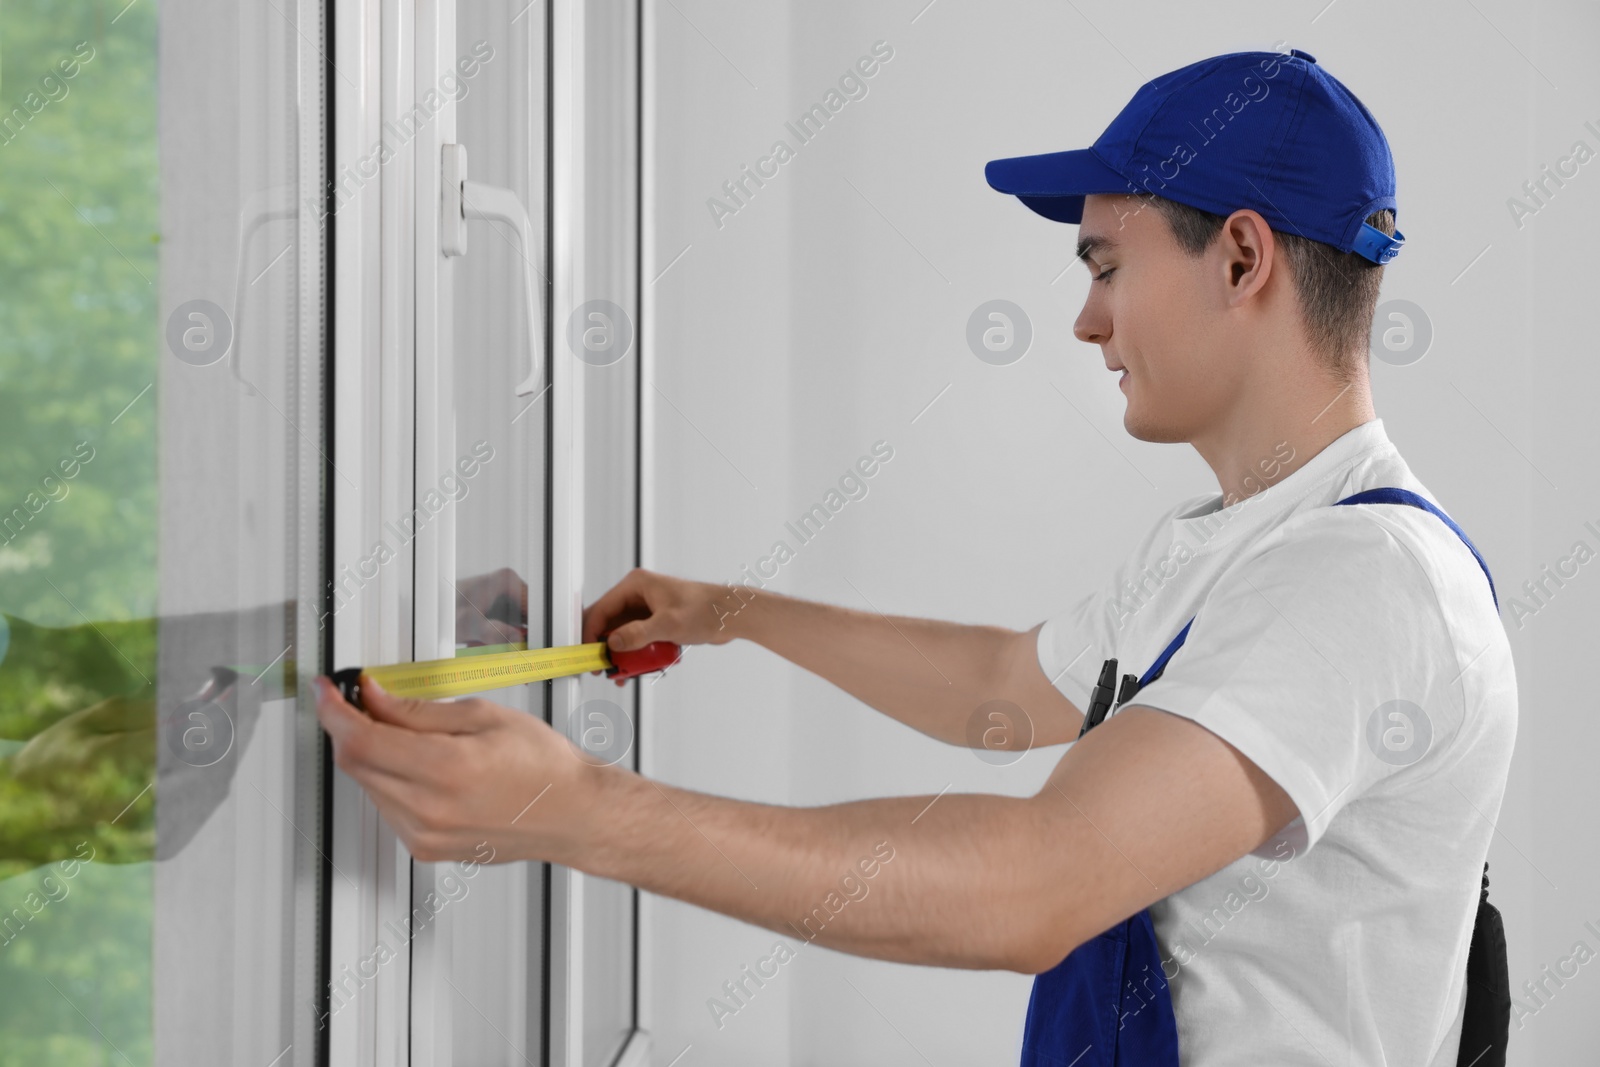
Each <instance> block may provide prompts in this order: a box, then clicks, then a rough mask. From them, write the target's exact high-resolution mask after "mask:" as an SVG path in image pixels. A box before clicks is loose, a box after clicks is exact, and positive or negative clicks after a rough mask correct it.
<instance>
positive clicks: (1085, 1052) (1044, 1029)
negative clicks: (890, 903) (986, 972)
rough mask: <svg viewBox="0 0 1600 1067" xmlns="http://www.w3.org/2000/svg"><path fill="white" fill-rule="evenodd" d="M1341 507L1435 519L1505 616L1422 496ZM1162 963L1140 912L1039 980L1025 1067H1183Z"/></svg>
mask: <svg viewBox="0 0 1600 1067" xmlns="http://www.w3.org/2000/svg"><path fill="white" fill-rule="evenodd" d="M1338 503H1339V504H1409V505H1411V506H1413V507H1419V508H1422V509H1423V510H1425V511H1429V512H1431V513H1433V514H1434V515H1437V516H1438V517H1439V518H1441V519H1443V520H1444V522H1445V525H1447V526H1449V527H1450V529H1451V530H1452V531H1453V532H1454V533H1455V535H1456V536H1457V537H1459V538H1461V540H1462V542H1463V543H1464V544H1465V545H1466V546H1467V548H1469V549H1471V550H1472V554H1473V556H1474V557H1476V559H1477V561H1478V566H1480V567H1482V568H1483V574H1484V577H1486V578H1488V579H1489V595H1490V596H1492V597H1494V601H1495V610H1496V611H1498V610H1499V608H1500V598H1499V596H1498V595H1497V594H1496V593H1495V590H1494V578H1493V577H1492V576H1490V574H1489V565H1488V564H1487V563H1485V562H1484V561H1483V556H1482V555H1480V554H1479V552H1478V550H1477V548H1475V547H1474V546H1473V544H1472V542H1471V541H1469V540H1467V535H1466V534H1465V533H1463V532H1462V530H1461V527H1459V526H1457V525H1456V524H1455V522H1453V521H1452V520H1451V518H1450V516H1448V515H1446V514H1445V513H1444V512H1443V511H1440V510H1439V509H1438V508H1437V507H1435V506H1434V505H1433V504H1431V503H1429V502H1428V501H1427V500H1426V499H1424V498H1423V497H1421V496H1418V495H1417V494H1416V493H1413V492H1411V491H1410V490H1407V489H1368V490H1366V491H1365V492H1361V493H1356V494H1355V495H1354V496H1349V497H1346V498H1345V499H1343V500H1340V501H1338ZM1193 625H1194V619H1193V618H1191V619H1190V620H1189V621H1188V622H1187V623H1186V624H1185V625H1184V627H1183V629H1182V630H1180V631H1179V632H1178V636H1177V637H1175V638H1173V639H1172V643H1171V644H1169V645H1167V647H1166V649H1165V650H1164V651H1163V652H1162V653H1161V655H1160V656H1159V657H1158V658H1157V659H1156V661H1155V662H1154V663H1153V664H1151V665H1150V669H1149V670H1147V671H1145V672H1144V674H1143V675H1141V676H1140V678H1139V682H1138V687H1137V688H1135V689H1134V690H1133V692H1137V691H1138V689H1142V688H1143V687H1144V686H1146V685H1148V684H1149V683H1150V682H1152V681H1154V680H1155V679H1156V678H1158V677H1160V675H1161V672H1162V671H1163V670H1165V669H1166V666H1167V661H1168V660H1170V659H1171V658H1172V655H1173V653H1175V652H1177V651H1178V649H1179V648H1181V647H1183V642H1184V639H1185V638H1187V637H1188V636H1189V627H1190V626H1193ZM1126 699H1127V697H1126V696H1124V697H1123V701H1125V700H1126ZM1119 703H1120V702H1119ZM1089 725H1090V726H1092V725H1093V723H1092V722H1091V723H1090V724H1089ZM1161 960H1162V954H1161V946H1160V945H1159V944H1158V943H1157V942H1156V934H1155V927H1154V926H1153V925H1152V924H1151V922H1150V913H1149V911H1141V912H1139V914H1137V915H1135V916H1133V917H1132V918H1129V919H1124V920H1123V921H1122V922H1119V923H1117V924H1116V925H1115V926H1113V927H1112V928H1111V929H1109V930H1107V931H1106V932H1105V933H1103V934H1100V935H1098V936H1097V937H1093V938H1090V939H1089V940H1088V941H1086V942H1084V943H1083V944H1082V945H1079V946H1078V947H1077V948H1075V949H1073V950H1072V952H1071V953H1069V954H1068V955H1067V958H1066V959H1064V960H1062V961H1061V962H1060V963H1058V964H1056V965H1055V966H1054V967H1053V968H1051V969H1050V970H1048V971H1046V972H1044V973H1043V974H1041V975H1038V976H1037V977H1035V978H1034V981H1033V994H1032V995H1031V996H1030V997H1029V999H1028V1017H1027V1022H1026V1025H1025V1027H1024V1029H1023V1034H1022V1067H1178V1024H1177V1020H1176V1018H1175V1017H1174V1015H1173V1012H1172V993H1171V990H1170V989H1169V988H1168V984H1167V978H1166V975H1165V974H1164V973H1163V971H1162V968H1161Z"/></svg>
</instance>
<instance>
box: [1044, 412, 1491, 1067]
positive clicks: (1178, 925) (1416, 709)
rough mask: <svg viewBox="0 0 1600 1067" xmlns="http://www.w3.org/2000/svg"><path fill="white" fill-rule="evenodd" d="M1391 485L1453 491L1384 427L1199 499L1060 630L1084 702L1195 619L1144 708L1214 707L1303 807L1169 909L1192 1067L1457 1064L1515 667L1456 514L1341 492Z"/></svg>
mask: <svg viewBox="0 0 1600 1067" xmlns="http://www.w3.org/2000/svg"><path fill="white" fill-rule="evenodd" d="M1289 455H1290V450H1289V448H1288V446H1287V445H1284V446H1281V448H1280V451H1279V452H1278V453H1277V454H1276V455H1275V456H1274V457H1264V460H1263V464H1264V465H1263V466H1262V468H1261V469H1262V470H1264V471H1267V470H1271V467H1270V464H1271V463H1272V462H1273V461H1274V460H1276V461H1279V462H1282V461H1285V460H1286V459H1287V458H1288V457H1289ZM1300 458H1302V459H1303V457H1300ZM1383 486H1393V487H1395V488H1400V489H1409V490H1412V491H1413V492H1416V493H1419V494H1421V495H1422V496H1423V497H1425V498H1426V499H1428V500H1429V501H1430V502H1432V503H1434V504H1435V505H1438V501H1437V500H1434V498H1433V496H1432V494H1430V493H1429V492H1428V491H1427V489H1425V488H1424V487H1423V485H1422V484H1421V483H1420V482H1418V481H1417V479H1416V478H1415V477H1413V476H1412V474H1411V471H1410V470H1409V469H1408V468H1407V467H1406V464H1405V462H1404V460H1402V459H1401V457H1400V455H1399V453H1398V452H1397V451H1396V450H1395V448H1394V446H1393V444H1391V443H1390V441H1389V438H1388V436H1387V435H1386V434H1385V433H1384V429H1383V420H1381V419H1373V420H1372V421H1370V422H1367V423H1365V424H1363V425H1361V426H1358V427H1356V428H1355V429H1353V430H1350V431H1349V432H1348V433H1346V434H1345V435H1344V436H1342V437H1340V438H1339V439H1338V440H1336V441H1334V442H1333V443H1332V444H1330V445H1329V446H1328V447H1326V448H1325V449H1323V450H1322V451H1321V452H1319V453H1317V455H1315V456H1313V457H1312V458H1311V459H1310V460H1308V461H1305V462H1304V465H1303V466H1301V467H1300V468H1299V469H1298V470H1295V471H1294V472H1293V473H1291V474H1290V475H1289V476H1287V477H1285V478H1284V479H1283V480H1282V481H1280V482H1278V483H1276V484H1274V485H1272V486H1270V487H1269V488H1267V489H1264V490H1261V491H1259V492H1257V493H1256V494H1255V495H1253V496H1248V497H1246V498H1244V499H1243V500H1241V501H1239V502H1237V503H1235V504H1234V505H1233V506H1231V507H1228V508H1222V507H1221V504H1222V494H1221V493H1213V494H1210V495H1207V496H1200V497H1191V498H1189V499H1187V500H1185V501H1183V502H1181V503H1180V504H1178V505H1177V506H1176V507H1174V508H1173V509H1171V510H1169V511H1168V512H1166V513H1165V514H1164V515H1163V516H1162V517H1161V519H1160V520H1159V521H1158V522H1157V523H1156V524H1155V526H1154V527H1153V528H1152V529H1151V530H1150V532H1149V533H1148V534H1147V535H1146V536H1145V537H1144V538H1143V540H1142V541H1141V542H1140V543H1139V545H1138V546H1137V548H1136V549H1135V551H1134V552H1133V553H1132V554H1131V555H1130V556H1129V558H1128V560H1127V561H1126V562H1125V563H1124V564H1123V565H1122V566H1121V567H1119V568H1118V569H1117V571H1116V572H1115V574H1114V575H1113V576H1112V578H1111V580H1110V581H1109V582H1108V583H1107V584H1106V585H1105V586H1104V587H1103V588H1102V589H1101V590H1100V591H1098V592H1096V593H1093V594H1091V595H1089V596H1086V597H1084V598H1083V599H1082V600H1081V601H1079V602H1078V603H1077V604H1076V605H1075V606H1074V607H1073V608H1072V609H1071V610H1070V611H1067V612H1065V613H1063V614H1061V615H1060V616H1058V617H1055V618H1052V619H1051V620H1050V621H1049V622H1047V623H1046V624H1045V626H1044V627H1043V628H1042V629H1041V630H1040V632H1039V642H1038V652H1039V663H1040V665H1041V666H1042V667H1043V668H1044V671H1045V674H1046V676H1047V677H1049V678H1051V679H1053V680H1054V682H1055V685H1056V687H1057V688H1058V689H1059V690H1060V691H1061V692H1062V693H1064V694H1065V695H1066V696H1067V697H1068V699H1070V700H1072V701H1073V703H1074V704H1076V705H1077V706H1078V707H1079V708H1087V707H1088V701H1089V692H1090V689H1091V688H1092V687H1093V685H1094V684H1095V682H1096V681H1097V680H1098V677H1099V673H1100V668H1101V664H1102V662H1103V661H1104V660H1106V659H1108V658H1110V657H1111V656H1116V657H1117V659H1118V666H1117V671H1118V675H1119V676H1120V675H1123V674H1135V675H1140V676H1142V675H1143V674H1144V672H1145V671H1146V670H1147V669H1148V668H1149V667H1150V665H1151V664H1152V663H1154V662H1155V660H1156V658H1157V657H1158V656H1159V655H1160V654H1161V651H1162V650H1163V649H1164V648H1166V646H1167V644H1168V642H1170V641H1171V640H1172V638H1173V637H1175V636H1176V635H1177V633H1178V631H1179V630H1181V629H1182V628H1183V625H1184V623H1186V622H1188V621H1189V619H1190V617H1191V616H1195V621H1194V625H1193V627H1192V628H1191V629H1190V631H1189V636H1188V638H1187V640H1186V641H1185V643H1184V646H1183V647H1182V648H1180V649H1179V650H1178V652H1177V653H1176V655H1174V656H1173V657H1172V659H1171V661H1170V662H1169V663H1168V664H1167V668H1166V671H1165V673H1163V674H1162V676H1161V677H1160V678H1158V679H1156V680H1155V681H1154V682H1151V683H1150V684H1149V685H1148V686H1146V687H1145V688H1144V689H1142V690H1140V691H1139V693H1138V694H1137V695H1136V696H1135V697H1134V698H1133V699H1132V700H1131V701H1130V702H1129V703H1130V704H1139V705H1144V706H1148V707H1153V708H1158V709H1160V710H1162V711H1166V712H1170V713H1172V714H1174V715H1181V716H1183V717H1185V718H1188V719H1192V720H1194V721H1195V722H1197V723H1200V724H1201V725H1202V726H1204V727H1206V728H1207V729H1208V730H1210V731H1211V732H1212V733H1214V734H1216V735H1217V736H1219V737H1221V738H1223V739H1224V740H1226V741H1227V742H1228V743H1229V744H1231V745H1233V746H1234V747H1235V748H1237V749H1239V751H1241V752H1243V753H1244V754H1245V756H1247V757H1249V758H1250V759H1251V760H1252V761H1253V762H1254V763H1255V764H1256V765H1257V766H1259V767H1260V768H1261V769H1262V771H1264V772H1265V773H1266V774H1267V775H1268V776H1270V777H1271V778H1272V779H1273V780H1274V781H1275V782H1277V783H1278V785H1279V786H1281V787H1282V788H1283V790H1284V791H1285V792H1286V793H1287V794H1288V795H1289V798H1290V799H1291V800H1293V801H1294V803H1295V805H1296V806H1297V807H1298V809H1299V817H1298V818H1296V819H1295V821H1294V822H1292V823H1290V824H1289V826H1288V827H1287V828H1286V829H1285V830H1284V831H1283V833H1281V834H1280V835H1279V836H1278V837H1276V838H1274V839H1273V840H1271V841H1269V842H1267V844H1266V845H1264V846H1263V847H1261V848H1260V849H1257V850H1256V852H1254V853H1252V854H1251V855H1249V856H1245V857H1244V858H1242V859H1240V860H1237V861H1235V862H1234V863H1231V864H1229V865H1228V866H1226V867H1224V868H1222V869H1221V870H1220V871H1218V872H1216V873H1215V874H1213V875H1212V876H1210V877H1209V878H1205V879H1203V880H1201V881H1199V882H1196V883H1195V884H1193V885H1191V886H1189V887H1187V888H1185V889H1182V890H1180V891H1179V892H1177V893H1174V894H1173V895H1171V896H1169V897H1167V898H1166V899H1165V900H1162V901H1159V902H1157V903H1156V904H1153V905H1152V906H1151V908H1150V916H1151V919H1152V921H1153V923H1154V926H1155V932H1156V937H1157V940H1158V941H1159V942H1160V945H1161V949H1162V954H1163V957H1164V961H1163V971H1164V972H1165V975H1166V977H1167V979H1168V980H1169V983H1170V987H1171V992H1172V1003H1173V1009H1174V1012H1175V1013H1176V1016H1177V1023H1178V1041H1179V1047H1180V1056H1181V1061H1182V1063H1183V1065H1184V1067H1233V1065H1240V1067H1243V1065H1246V1064H1248V1065H1251V1067H1254V1065H1257V1064H1263V1063H1269V1064H1273V1065H1275V1067H1281V1065H1289V1064H1308V1065H1311V1064H1315V1065H1325V1064H1332V1065H1339V1067H1343V1065H1345V1064H1360V1065H1362V1067H1376V1065H1381V1064H1391V1065H1395V1067H1454V1065H1455V1063H1456V1055H1457V1049H1458V1046H1459V1044H1460V1035H1461V1011H1462V1005H1463V1002H1464V997H1465V991H1466V985H1465V976H1466V969H1467V949H1468V946H1469V943H1470V939H1471V935H1472V925H1473V920H1474V917H1475V915H1476V909H1477V903H1478V896H1479V891H1480V888H1481V882H1482V875H1483V862H1484V858H1485V856H1486V855H1487V853H1488V850H1489V841H1490V837H1491V834H1492V832H1493V824H1494V822H1495V820H1496V819H1497V818H1498V817H1499V813H1500V801H1501V798H1502V796H1503V794H1504V792H1505V782H1506V773H1507V768H1508V766H1509V764H1510V760H1511V748H1512V743H1513V741H1514V740H1515V738H1516V721H1517V688H1516V676H1515V673H1514V670H1513V666H1512V661H1511V649H1510V645H1509V643H1508V641H1507V639H1506V632H1505V629H1504V627H1503V626H1502V625H1501V623H1500V618H1499V615H1498V614H1497V613H1496V610H1495V606H1494V602H1493V600H1492V598H1491V596H1490V591H1489V582H1488V580H1487V579H1486V578H1485V577H1484V573H1483V569H1482V568H1481V567H1479V565H1478V562H1477V560H1476V559H1474V558H1473V556H1472V553H1471V551H1470V550H1469V549H1468V548H1467V546H1466V545H1465V544H1463V543H1462V542H1461V539H1460V538H1458V537H1457V536H1456V535H1455V533H1454V532H1453V531H1452V530H1451V529H1450V528H1449V527H1448V526H1447V525H1445V523H1444V522H1443V521H1442V520H1441V519H1439V518H1438V517H1437V516H1436V515H1432V514H1430V513H1428V512H1426V511H1424V510H1422V509H1421V508H1416V507H1411V506H1408V505H1403V504H1359V505H1345V506H1341V507H1330V506H1326V505H1331V504H1333V503H1334V502H1335V501H1336V500H1341V499H1343V498H1345V497H1347V496H1350V495H1351V494H1353V493H1357V492H1360V491H1362V490H1365V489H1374V488H1379V487H1383ZM1441 510H1443V511H1444V512H1445V513H1446V514H1449V509H1448V508H1443V507H1441ZM1451 518H1453V519H1455V518H1456V516H1453V515H1452V516H1451ZM1457 521H1458V522H1459V521H1460V520H1459V519H1457ZM1467 535H1468V536H1469V537H1470V536H1471V535H1472V532H1471V530H1467ZM1480 551H1481V548H1480ZM1395 702H1401V703H1395Z"/></svg>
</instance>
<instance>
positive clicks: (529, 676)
mask: <svg viewBox="0 0 1600 1067" xmlns="http://www.w3.org/2000/svg"><path fill="white" fill-rule="evenodd" d="M610 666H611V658H610V656H608V655H607V654H606V643H605V642H604V641H596V642H594V643H593V644H589V645H563V646H561V647H559V648H534V649H523V650H519V651H512V652H491V653H487V654H483V653H474V654H468V655H463V656H459V657H455V658H452V659H435V660H424V661H422V662H418V663H395V664H390V665H389V666H386V667H363V668H362V669H361V673H362V674H365V675H366V676H367V677H368V678H371V679H372V680H373V681H375V682H377V683H378V684H379V685H381V686H383V688H384V689H386V690H388V691H389V692H390V693H392V694H394V695H395V696H400V697H410V698H413V699H416V700H440V699H442V698H444V697H459V696H466V695H467V694H469V693H482V692H486V691H488V690H490V689H503V688H506V687H508V686H513V685H523V684H524V683H527V682H542V681H544V680H545V679H547V678H562V677H565V676H567V675H569V674H584V673H586V672H588V671H603V670H606V669H607V668H609V667H610Z"/></svg>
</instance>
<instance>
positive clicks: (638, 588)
mask: <svg viewBox="0 0 1600 1067" xmlns="http://www.w3.org/2000/svg"><path fill="white" fill-rule="evenodd" d="M649 575H650V572H649V571H646V570H644V569H642V568H638V567H636V568H634V569H633V570H631V571H629V572H628V573H627V574H626V575H625V576H624V577H623V579H622V581H620V582H618V583H617V584H616V585H614V586H612V587H611V588H610V589H608V590H606V591H605V593H603V594H601V596H600V599H599V600H596V601H595V602H594V603H593V604H591V605H589V607H588V608H587V609H586V610H585V611H584V613H583V643H584V644H590V643H592V642H595V641H598V640H600V638H601V635H602V634H606V633H609V632H610V631H611V630H612V629H614V628H615V627H616V625H617V623H618V622H627V621H629V620H631V619H637V618H640V617H642V616H645V615H648V614H649V613H650V612H651V610H652V608H653V605H652V604H651V603H650V598H649V594H648V592H647V590H646V584H647V582H648V581H649Z"/></svg>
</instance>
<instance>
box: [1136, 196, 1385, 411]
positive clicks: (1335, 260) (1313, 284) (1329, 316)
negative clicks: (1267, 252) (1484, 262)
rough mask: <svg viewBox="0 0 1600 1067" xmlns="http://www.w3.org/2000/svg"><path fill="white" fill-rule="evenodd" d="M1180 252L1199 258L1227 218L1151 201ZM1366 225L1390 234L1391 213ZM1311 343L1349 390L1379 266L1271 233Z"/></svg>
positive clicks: (1363, 353) (1368, 329) (1365, 337)
mask: <svg viewBox="0 0 1600 1067" xmlns="http://www.w3.org/2000/svg"><path fill="white" fill-rule="evenodd" d="M1151 199H1153V200H1154V201H1155V205H1156V207H1157V208H1158V209H1159V210H1160V211H1161V214H1162V216H1163V217H1164V218H1165V219H1166V220H1167V226H1168V228H1169V229H1170V230H1171V231H1172V236H1173V237H1174V238H1176V239H1177V241H1178V245H1179V247H1181V248H1182V249H1183V250H1184V251H1185V252H1187V253H1188V254H1189V255H1191V256H1198V255H1199V254H1200V253H1201V252H1204V251H1205V250H1206V249H1207V248H1209V247H1210V246H1211V242H1212V241H1214V240H1215V239H1216V236H1217V234H1219V233H1221V232H1222V224H1223V223H1224V222H1226V221H1227V216H1225V215H1213V214H1212V213H1211V212H1209V211H1201V210H1200V209H1199V208H1195V207H1190V206H1189V205H1188V204H1180V203H1179V202H1178V201H1176V200H1168V199H1167V198H1166V197H1161V196H1155V197H1151ZM1367 221H1368V222H1370V223H1371V224H1372V225H1374V226H1376V227H1377V228H1378V229H1380V230H1382V231H1383V232H1384V233H1386V234H1393V233H1394V212H1392V211H1390V210H1389V209H1388V208H1384V209H1382V210H1380V211H1378V212H1375V213H1374V214H1371V215H1368V216H1367ZM1272 232H1273V236H1274V237H1276V238H1277V240H1278V245H1279V247H1281V248H1282V249H1283V254H1284V258H1285V259H1286V260H1288V262H1289V274H1290V276H1291V277H1292V278H1293V279H1294V288H1295V292H1296V293H1297V294H1299V297H1300V310H1301V313H1302V316H1303V318H1304V321H1305V325H1306V333H1307V334H1308V335H1309V336H1310V338H1311V345H1312V348H1313V349H1314V350H1315V351H1316V352H1317V354H1318V355H1319V356H1320V357H1321V358H1322V362H1323V365H1324V366H1326V367H1327V368H1328V369H1329V370H1330V371H1332V372H1333V375H1334V377H1335V378H1337V379H1338V380H1339V381H1340V382H1341V383H1343V384H1345V385H1348V384H1349V383H1350V381H1351V378H1352V376H1353V374H1354V372H1355V369H1356V367H1357V366H1358V365H1360V364H1358V362H1357V361H1365V359H1366V358H1367V352H1368V348H1369V345H1370V344H1371V342H1370V340H1369V339H1370V337H1371V336H1372V316H1373V314H1374V313H1375V312H1376V311H1377V307H1378V284H1379V283H1380V282H1381V281H1382V280H1383V265H1382V264H1380V263H1374V262H1372V260H1370V259H1367V258H1366V257H1365V256H1362V255H1361V254H1359V253H1357V252H1341V251H1340V250H1339V249H1337V248H1335V247H1333V246H1332V245H1330V244H1325V243H1323V242H1321V241H1313V240H1312V239H1311V238H1309V237H1301V236H1300V235H1299V234H1293V233H1282V232H1279V231H1278V230H1276V229H1275V230H1273V231H1272Z"/></svg>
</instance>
